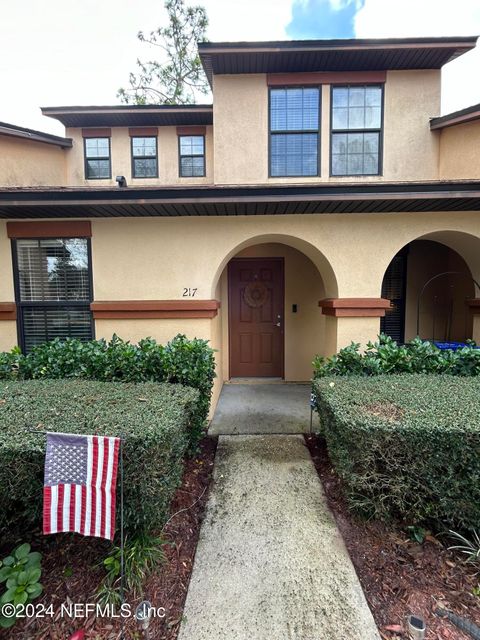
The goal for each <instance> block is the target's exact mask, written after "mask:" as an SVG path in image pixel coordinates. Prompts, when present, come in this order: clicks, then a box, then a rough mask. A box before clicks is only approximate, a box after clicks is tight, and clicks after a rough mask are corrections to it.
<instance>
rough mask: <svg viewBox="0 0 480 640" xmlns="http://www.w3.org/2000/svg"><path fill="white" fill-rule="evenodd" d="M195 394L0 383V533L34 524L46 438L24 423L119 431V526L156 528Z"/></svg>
mask: <svg viewBox="0 0 480 640" xmlns="http://www.w3.org/2000/svg"><path fill="white" fill-rule="evenodd" d="M198 398H199V393H198V391H196V390H194V389H188V388H185V387H182V386H180V385H174V384H156V383H143V384H128V383H126V384H115V383H109V382H93V381H84V380H75V381H73V380H61V381H60V380H31V381H18V382H0V461H1V464H0V534H6V533H8V532H9V530H10V529H14V528H15V529H21V530H22V531H25V529H26V528H27V527H31V526H39V525H41V519H42V485H43V468H44V457H45V444H46V438H45V436H44V435H39V434H35V433H31V432H29V431H27V429H28V428H38V429H42V430H43V429H45V430H47V431H58V432H66V433H85V434H98V435H107V436H118V435H122V434H123V436H124V446H123V452H124V478H125V482H124V494H125V527H126V531H127V533H128V534H129V535H136V534H141V533H143V532H149V531H151V530H155V529H157V528H161V527H162V525H163V523H164V521H165V519H166V517H167V515H168V511H169V507H170V501H171V498H172V495H173V492H174V491H175V489H176V487H177V486H178V484H179V482H180V479H181V475H182V471H183V458H184V455H185V452H186V449H187V446H188V441H189V440H188V435H187V434H188V431H189V428H190V423H191V421H192V420H193V419H194V416H195V414H196V412H197V403H198ZM119 504H120V501H119V500H117V507H119ZM118 527H119V515H118V510H117V530H118ZM11 534H12V531H10V536H9V537H11Z"/></svg>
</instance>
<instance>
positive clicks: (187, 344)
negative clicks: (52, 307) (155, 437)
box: [0, 334, 215, 452]
mask: <svg viewBox="0 0 480 640" xmlns="http://www.w3.org/2000/svg"><path fill="white" fill-rule="evenodd" d="M47 378H48V379H51V378H53V379H65V378H82V379H86V380H101V381H103V382H173V383H180V384H183V385H185V386H188V387H193V388H194V389H197V390H198V391H199V392H200V397H199V399H198V401H197V409H196V411H195V413H193V414H192V416H191V422H190V425H189V429H188V436H189V451H190V452H193V451H195V450H196V448H197V445H198V442H199V440H200V438H201V437H202V435H203V433H204V429H205V423H206V419H207V417H208V411H209V408H210V397H211V393H212V387H213V381H214V378H215V358H214V350H213V349H212V348H211V347H209V346H208V342H207V341H206V340H201V339H199V338H194V339H192V340H189V339H188V338H187V337H186V336H184V335H180V334H179V335H177V336H175V338H173V339H172V340H170V342H168V343H167V344H166V345H159V344H157V343H156V341H155V340H153V338H145V339H144V340H140V342H139V343H138V344H137V345H135V344H131V343H130V342H128V341H125V340H122V339H121V338H119V337H118V336H116V335H114V336H113V337H112V339H111V340H110V341H109V342H107V341H106V340H103V339H102V340H90V341H88V342H82V341H81V340H76V339H73V338H67V339H65V340H60V339H59V338H56V339H55V340H52V341H51V342H46V343H44V344H41V345H38V346H36V347H35V348H34V349H32V351H31V352H30V353H28V354H27V355H23V354H21V353H20V351H19V350H18V349H17V348H16V349H14V350H12V351H11V352H10V353H0V380H1V379H3V380H15V379H19V380H32V379H33V380H36V379H47Z"/></svg>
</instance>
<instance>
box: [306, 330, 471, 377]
mask: <svg viewBox="0 0 480 640" xmlns="http://www.w3.org/2000/svg"><path fill="white" fill-rule="evenodd" d="M475 346H476V345H475V343H474V342H473V341H469V343H468V344H467V345H466V346H465V347H461V348H460V349H457V350H456V351H454V350H452V349H446V350H441V349H439V348H438V347H437V346H436V345H435V344H433V343H432V342H428V341H424V340H421V339H420V338H415V339H414V340H412V341H411V342H410V343H408V344H405V345H398V344H397V343H396V342H395V341H394V340H392V338H390V337H389V336H386V335H385V334H381V335H380V336H379V338H378V342H374V343H372V342H369V343H368V344H367V348H366V349H365V351H363V352H362V351H360V344H357V343H355V342H352V343H351V345H350V346H348V347H345V348H344V349H341V350H340V351H339V352H338V353H337V354H336V355H334V356H332V357H331V358H327V359H325V358H323V357H322V356H316V358H315V360H314V361H313V370H314V378H322V377H324V376H331V375H336V376H348V375H365V376H373V375H380V374H383V373H448V374H450V375H455V376H478V375H480V349H476V348H475Z"/></svg>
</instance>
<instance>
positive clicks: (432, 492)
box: [313, 374, 480, 530]
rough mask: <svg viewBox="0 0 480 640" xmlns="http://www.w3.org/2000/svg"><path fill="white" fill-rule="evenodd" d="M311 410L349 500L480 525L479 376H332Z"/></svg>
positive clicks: (317, 386) (411, 517)
mask: <svg viewBox="0 0 480 640" xmlns="http://www.w3.org/2000/svg"><path fill="white" fill-rule="evenodd" d="M313 386H314V392H315V396H316V409H317V411H318V413H319V416H320V423H321V430H322V432H323V434H324V435H325V438H326V442H327V446H328V451H329V454H330V457H331V460H332V463H333V465H334V467H335V469H336V470H337V472H338V474H339V476H340V477H341V479H342V481H343V483H344V486H345V489H346V494H347V497H348V499H349V502H350V505H351V506H352V508H354V509H355V510H357V511H360V512H362V513H364V514H365V515H367V516H374V517H378V518H382V519H384V518H389V517H394V518H397V519H401V520H403V521H405V522H407V523H410V524H422V523H425V524H430V525H432V526H435V524H437V525H438V523H442V525H443V526H445V525H446V526H449V527H451V528H453V529H455V528H459V529H462V530H463V529H467V528H478V527H479V525H480V379H478V378H468V379H467V378H459V377H454V376H446V375H441V376H439V375H409V374H403V375H383V376H376V377H370V378H366V377H363V376H351V377H349V378H340V377H330V378H322V379H320V380H316V381H315V382H314V385H313Z"/></svg>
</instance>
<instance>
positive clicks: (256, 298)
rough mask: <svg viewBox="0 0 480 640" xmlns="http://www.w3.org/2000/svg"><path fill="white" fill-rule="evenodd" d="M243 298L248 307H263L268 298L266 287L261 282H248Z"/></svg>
mask: <svg viewBox="0 0 480 640" xmlns="http://www.w3.org/2000/svg"><path fill="white" fill-rule="evenodd" d="M243 299H244V300H245V303H246V304H247V305H248V306H249V307H252V308H254V309H255V308H258V307H263V305H264V304H265V302H266V301H267V299H268V289H267V287H266V286H265V285H264V284H263V282H249V283H248V284H247V286H246V287H245V290H244V292H243Z"/></svg>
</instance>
